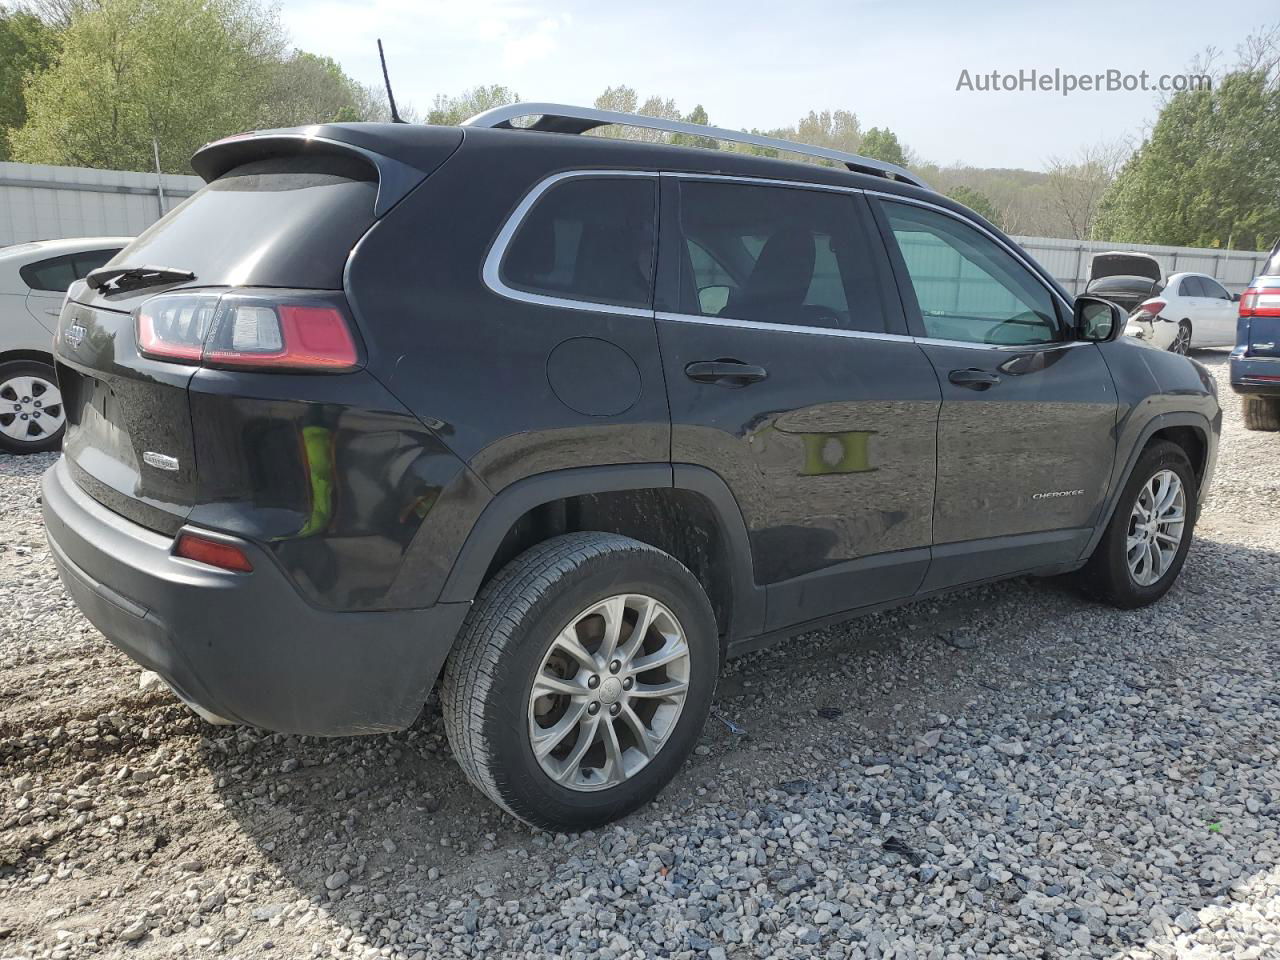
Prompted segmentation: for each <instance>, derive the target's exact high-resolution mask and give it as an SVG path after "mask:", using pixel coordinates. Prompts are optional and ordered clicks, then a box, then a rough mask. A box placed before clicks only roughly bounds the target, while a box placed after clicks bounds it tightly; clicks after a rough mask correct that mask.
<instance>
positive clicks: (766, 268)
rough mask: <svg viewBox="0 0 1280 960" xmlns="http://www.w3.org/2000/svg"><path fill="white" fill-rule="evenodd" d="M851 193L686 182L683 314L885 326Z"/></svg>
mask: <svg viewBox="0 0 1280 960" xmlns="http://www.w3.org/2000/svg"><path fill="white" fill-rule="evenodd" d="M853 203H854V201H853V199H852V198H851V197H849V196H847V195H845V194H840V193H832V192H826V191H817V190H805V189H799V188H790V187H771V186H756V185H752V184H743V183H724V182H716V181H705V180H686V181H683V182H682V183H681V184H680V239H679V243H681V244H682V245H683V250H682V251H681V261H682V262H681V277H680V281H681V282H680V312H681V313H687V314H693V315H695V316H714V317H724V318H731V319H734V320H749V321H753V322H756V323H780V324H792V325H798V326H808V327H829V328H832V329H852V330H870V331H883V330H884V329H885V324H884V317H883V313H882V310H881V304H880V298H879V295H878V288H877V286H876V279H875V275H874V264H873V260H872V257H871V255H870V253H869V250H868V238H867V236H866V233H865V232H864V229H863V225H862V223H861V222H860V221H859V219H858V218H857V216H856V210H855V207H854V206H853Z"/></svg>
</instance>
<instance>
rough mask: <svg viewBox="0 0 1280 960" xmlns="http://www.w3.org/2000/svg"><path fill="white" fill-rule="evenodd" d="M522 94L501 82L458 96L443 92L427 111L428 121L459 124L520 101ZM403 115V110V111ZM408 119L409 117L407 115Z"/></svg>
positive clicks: (476, 88) (441, 123)
mask: <svg viewBox="0 0 1280 960" xmlns="http://www.w3.org/2000/svg"><path fill="white" fill-rule="evenodd" d="M519 102H520V94H518V93H516V92H515V91H514V90H512V89H510V88H509V87H504V86H501V85H499V84H496V83H495V84H491V85H489V86H487V87H486V86H483V85H482V86H479V87H475V88H474V89H472V90H466V91H463V93H461V94H459V95H458V96H456V97H450V96H446V95H444V94H441V95H440V96H438V97H436V101H435V105H434V106H433V107H432V108H431V110H430V111H429V112H428V113H427V123H435V124H440V125H443V126H449V125H453V124H459V123H461V122H462V121H463V120H466V119H467V118H468V117H474V116H475V115H476V114H477V113H484V111H486V110H492V109H493V108H494V107H505V106H506V105H507V104H509V103H519ZM402 115H403V111H402ZM406 119H408V118H407V117H406Z"/></svg>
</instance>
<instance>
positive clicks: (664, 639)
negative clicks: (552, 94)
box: [43, 104, 1221, 828]
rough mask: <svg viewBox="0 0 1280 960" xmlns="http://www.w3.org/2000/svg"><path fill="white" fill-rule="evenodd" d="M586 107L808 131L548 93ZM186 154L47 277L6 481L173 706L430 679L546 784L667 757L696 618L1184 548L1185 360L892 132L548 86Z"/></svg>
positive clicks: (376, 717) (84, 605)
mask: <svg viewBox="0 0 1280 960" xmlns="http://www.w3.org/2000/svg"><path fill="white" fill-rule="evenodd" d="M522 116H536V117H538V119H537V120H536V121H535V122H534V123H533V124H532V125H529V126H525V127H516V126H513V125H512V122H511V121H512V120H514V119H518V118H520V117H522ZM616 122H623V123H628V124H632V125H650V126H655V127H659V128H661V129H665V130H668V131H673V132H676V133H679V134H680V135H681V136H694V135H696V136H698V137H703V138H705V137H716V138H719V139H722V140H747V141H749V142H751V143H753V144H755V145H756V146H757V147H760V148H762V149H763V148H768V149H777V150H784V149H785V150H791V151H795V152H799V153H812V154H816V155H818V156H820V157H825V158H827V159H829V160H833V161H835V162H837V163H839V164H840V166H839V167H832V166H821V165H818V164H812V163H796V162H787V161H783V160H779V159H775V158H772V157H768V156H753V155H747V154H745V153H736V152H729V151H713V150H708V149H703V148H699V147H678V146H667V145H656V144H650V143H639V142H633V141H626V140H617V139H607V138H603V137H594V136H582V135H580V134H582V133H583V132H585V131H587V130H589V129H592V128H594V127H597V126H602V125H604V124H606V123H616ZM192 165H193V167H194V168H195V169H196V171H197V172H198V173H199V174H200V175H201V176H202V177H203V178H204V179H205V180H206V181H207V182H208V185H207V186H206V187H204V189H202V190H201V191H200V192H199V193H197V194H196V195H195V196H193V197H192V198H191V199H189V200H187V201H186V202H185V203H184V204H182V206H180V207H179V208H177V209H176V210H174V211H173V212H172V213H170V214H169V215H168V216H167V217H165V218H164V219H163V220H161V221H160V222H159V223H157V224H156V225H155V226H153V227H152V228H151V229H149V230H148V231H147V232H146V233H144V234H143V235H142V236H141V237H139V238H138V239H137V240H136V241H135V242H134V243H133V244H131V245H130V246H129V247H127V248H125V249H124V250H123V251H122V252H121V253H120V255H119V256H118V257H116V258H115V259H114V260H113V261H112V262H111V263H109V264H108V265H107V266H105V267H103V268H102V269H100V270H97V271H95V272H94V273H93V274H91V275H90V276H89V277H87V278H86V280H85V281H81V282H78V283H77V284H76V285H75V286H74V287H73V288H72V290H71V292H70V295H69V298H68V302H67V303H66V305H65V308H64V309H63V311H62V315H61V318H60V324H59V330H58V334H57V351H58V356H57V361H58V372H59V377H60V380H61V385H62V390H63V392H64V396H65V403H66V411H67V419H68V424H69V425H68V429H67V434H66V440H65V445H64V451H65V452H64V456H63V457H62V459H61V460H60V461H59V462H58V463H57V464H56V465H55V466H54V467H53V468H52V469H51V470H50V471H49V472H48V474H47V475H46V477H45V479H44V488H43V491H44V492H43V503H44V514H45V520H46V523H47V527H48V533H49V539H50V542H51V544H52V547H53V554H54V556H55V558H56V560H57V563H58V567H59V570H60V572H61V575H62V579H63V581H64V583H65V584H66V587H67V589H68V591H70V593H71V594H72V596H73V597H74V598H75V600H76V602H77V603H78V604H79V605H80V607H81V609H82V610H83V611H84V613H85V615H86V616H87V617H88V618H89V619H90V620H91V621H92V622H93V623H94V624H95V625H96V626H97V627H98V628H99V629H100V630H101V631H102V632H103V633H104V634H105V635H106V636H107V637H108V638H109V639H110V640H111V641H112V642H113V643H115V644H116V645H117V646H119V647H120V648H121V649H123V650H124V651H125V652H126V653H128V654H129V655H130V656H131V657H133V658H134V659H135V660H137V661H138V662H140V663H142V664H143V665H145V666H146V667H149V668H151V669H152V670H155V671H157V672H158V673H159V674H160V675H161V676H163V677H164V678H165V679H166V680H167V681H168V682H169V683H170V684H171V685H172V687H173V688H174V690H175V691H176V692H177V693H178V695H179V696H181V697H182V698H183V699H184V700H186V701H187V702H188V703H189V704H190V705H192V706H193V707H194V708H196V709H197V710H198V711H200V712H201V713H202V714H204V715H205V716H207V717H210V718H212V719H217V718H223V719H225V720H228V721H232V722H236V723H245V724H253V725H256V726H259V727H265V728H268V729H271V730H278V731H286V732H291V733H298V734H317V735H343V734H357V733H373V732H377V731H384V730H393V729H397V728H403V727H405V726H407V725H409V724H411V723H412V722H413V721H414V718H415V717H416V716H417V715H418V713H419V711H420V709H421V708H422V705H423V703H424V701H425V700H426V699H427V696H428V693H429V692H430V690H431V688H432V686H433V685H434V684H435V683H436V682H437V680H440V681H441V699H442V704H443V709H444V716H445V721H446V724H447V728H448V734H449V738H450V741H451V743H452V744H453V747H454V750H455V752H456V755H457V758H458V761H459V763H460V764H461V766H462V768H463V770H464V771H465V772H466V774H467V776H468V777H469V778H470V779H471V781H472V782H473V783H474V784H475V785H476V786H477V787H479V788H480V789H481V790H483V791H484V792H485V793H486V794H488V795H489V796H490V797H491V798H492V799H493V800H494V801H496V802H497V803H499V804H501V805H502V806H503V807H504V808H506V809H507V810H509V811H510V812H511V813H513V814H514V815H515V816H517V817H520V818H522V819H524V820H527V821H530V822H532V823H535V824H540V825H543V826H547V827H554V828H565V827H568V828H583V827H587V826H591V825H596V824H600V823H603V822H605V821H608V820H610V819H613V818H615V817H618V816H621V815H623V814H625V813H627V812H628V811H630V810H633V809H635V808H636V807H637V806H639V805H640V804H642V803H644V802H646V801H647V800H648V799H650V798H651V797H653V796H654V795H655V794H656V793H657V792H658V790H660V789H661V788H662V786H663V785H664V784H665V783H666V782H667V781H668V780H669V779H670V778H671V777H672V776H673V775H674V774H675V773H676V771H677V770H678V769H679V767H680V765H681V763H682V762H683V760H684V758H685V757H686V755H687V754H688V753H689V751H690V749H691V748H692V746H693V745H694V743H695V741H696V740H697V738H698V736H699V733H700V731H701V728H702V726H703V723H704V721H705V719H706V717H707V714H708V711H709V709H710V705H711V699H712V694H713V691H714V689H715V684H716V674H717V671H718V669H719V667H720V663H721V661H722V660H723V659H724V658H725V657H726V656H732V655H734V654H740V653H743V652H746V651H750V650H755V649H758V648H760V647H762V646H763V645H765V644H768V643H770V642H772V641H774V640H777V639H779V638H782V637H785V636H787V635H789V634H795V633H797V632H800V631H803V630H808V629H812V628H814V627H816V626H819V625H822V624H824V623H828V622H832V621H835V620H839V619H841V618H846V617H848V616H850V615H852V614H854V613H858V612H864V611H869V610H876V609H883V608H884V607H886V606H889V605H892V604H896V603H900V602H903V601H908V600H911V599H913V598H918V597H924V596H929V595H932V594H937V593H940V592H942V591H947V590H951V589H954V588H957V587H963V586H966V585H969V584H974V583H981V582H984V581H990V580H995V579H998V578H1003V577H1009V576H1014V575H1018V574H1026V573H1034V574H1056V573H1065V572H1070V571H1077V570H1078V571H1079V573H1080V577H1081V579H1082V580H1083V582H1084V584H1085V585H1086V586H1087V587H1088V588H1090V589H1091V590H1092V591H1093V592H1094V593H1095V594H1096V595H1098V596H1100V597H1101V598H1103V599H1106V600H1108V601H1110V602H1112V603H1114V604H1116V605H1118V606H1122V607H1136V606H1140V605H1142V604H1146V603H1150V602H1152V601H1153V600H1155V599H1157V598H1159V597H1160V596H1161V595H1163V594H1164V592H1165V591H1166V590H1168V589H1169V587H1170V585H1171V584H1172V582H1173V580H1174V578H1175V577H1176V576H1177V574H1178V571H1179V570H1180V568H1181V566H1182V563H1183V559H1184V557H1185V555H1186V552H1187V548H1188V546H1189V544H1190V541H1191V535H1192V528H1193V525H1194V523H1195V519H1196V512H1197V505H1198V503H1199V502H1200V500H1201V498H1202V497H1203V494H1204V491H1205V490H1206V489H1207V487H1208V485H1209V481H1210V476H1211V474H1212V472H1213V465H1214V460H1215V456H1216V449H1217V440H1218V431H1219V427H1220V423H1221V413H1220V411H1219V407H1218V402H1217V399H1216V396H1215V390H1214V385H1213V381H1212V379H1211V378H1210V376H1209V375H1208V373H1207V372H1206V371H1205V370H1204V368H1202V367H1200V366H1198V365H1197V364H1196V363H1195V362H1193V361H1191V360H1188V359H1187V358H1185V357H1181V356H1176V355H1173V354H1169V353H1160V352H1157V351H1154V350H1151V349H1149V348H1147V347H1145V346H1143V345H1142V344H1140V343H1137V342H1134V341H1129V340H1124V339H1121V340H1117V339H1116V335H1117V334H1119V333H1120V330H1121V328H1122V327H1123V325H1124V317H1123V315H1122V313H1121V312H1120V311H1119V309H1118V308H1116V307H1114V306H1113V305H1111V304H1109V303H1107V302H1106V301H1102V300H1097V299H1092V298H1088V297H1080V298H1077V299H1076V300H1075V301H1074V303H1073V301H1072V298H1071V297H1070V296H1069V295H1068V294H1067V293H1066V292H1065V291H1064V290H1063V289H1062V288H1061V287H1060V286H1059V285H1058V284H1057V283H1055V282H1054V280H1053V279H1052V278H1050V277H1049V276H1048V275H1047V274H1046V273H1045V271H1044V270H1043V269H1042V268H1041V267H1039V266H1038V265H1037V264H1036V263H1035V262H1034V261H1033V260H1031V259H1030V258H1029V257H1027V256H1026V254H1024V253H1023V252H1022V251H1021V250H1020V249H1019V248H1018V246H1017V245H1016V244H1015V243H1013V242H1012V241H1010V240H1009V238H1007V237H1006V236H1004V235H1003V234H1002V233H1001V232H1000V231H999V230H997V229H996V228H994V227H993V226H992V225H991V224H989V223H987V222H986V221H984V220H982V219H981V218H980V217H978V216H976V215H975V214H974V213H973V212H972V211H970V210H968V209H966V208H964V207H962V206H959V205H958V204H956V203H953V202H952V201H950V200H948V199H946V198H945V197H942V196H939V195H938V194H937V193H934V192H932V191H930V190H929V189H927V188H925V187H924V186H923V185H921V184H919V183H918V182H917V181H914V180H913V179H912V177H911V175H910V174H909V173H907V172H906V171H905V170H901V169H899V168H895V167H891V166H889V165H886V164H880V163H877V162H876V161H873V160H867V159H864V158H859V157H853V156H844V155H840V154H836V153H833V152H831V151H826V150H821V149H818V148H809V147H805V146H802V145H797V144H785V143H780V142H773V141H767V140H765V139H763V138H753V137H750V136H748V135H745V134H738V133H734V132H731V131H717V130H708V129H707V128H704V127H690V128H689V129H685V128H684V127H683V126H682V125H680V124H671V123H666V122H665V121H660V120H652V121H651V120H649V119H648V118H643V117H632V116H626V115H622V114H608V113H603V112H600V111H591V110H578V109H574V108H564V107H556V106H553V105H549V104H535V105H527V106H524V107H513V108H501V109H500V110H498V111H491V112H490V113H489V114H484V115H481V116H480V117H478V118H474V119H473V120H472V121H469V122H468V124H464V125H463V126H462V127H426V126H407V125H376V124H375V125H362V124H353V125H342V124H338V125H329V126H319V127H310V128H306V129H305V130H292V131H291V130H283V131H267V132H262V133H255V134H249V135H246V136H242V137H233V138H231V139H228V140H224V141H220V142H218V143H214V144H212V145H210V146H208V147H205V148H204V149H202V150H201V151H200V152H199V153H197V154H196V156H195V157H194V159H193V160H192Z"/></svg>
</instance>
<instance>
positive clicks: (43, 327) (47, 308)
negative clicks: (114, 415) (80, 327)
mask: <svg viewBox="0 0 1280 960" xmlns="http://www.w3.org/2000/svg"><path fill="white" fill-rule="evenodd" d="M130 239H131V238H129V237H87V238H83V239H76V240H37V241H35V242H33V243H19V244H16V245H15V246H11V247H0V451H4V452H6V453H36V452H38V451H41V450H54V449H57V447H58V445H59V444H60V443H61V442H62V429H63V426H64V425H65V423H66V416H65V415H64V413H63V410H62V395H61V394H60V393H59V392H58V380H57V376H56V374H55V373H54V369H53V356H52V354H51V353H50V350H51V348H52V346H53V331H54V328H55V327H56V326H57V323H58V312H59V311H60V310H61V309H62V300H63V298H64V297H65V296H66V293H67V287H69V286H71V284H72V283H73V282H74V281H76V280H79V279H81V278H83V277H84V275H85V274H86V273H88V272H89V271H90V270H94V269H97V268H98V267H100V266H102V265H103V264H105V263H106V262H107V261H108V260H110V259H111V258H112V257H114V256H115V255H116V254H117V253H119V252H120V250H121V248H123V247H124V246H125V244H127V243H129V242H130Z"/></svg>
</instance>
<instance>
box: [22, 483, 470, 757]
mask: <svg viewBox="0 0 1280 960" xmlns="http://www.w3.org/2000/svg"><path fill="white" fill-rule="evenodd" d="M42 486H43V509H44V520H45V527H46V531H47V534H48V537H49V544H50V546H51V547H52V552H53V556H54V560H55V561H56V563H57V566H58V572H59V574H60V575H61V577H62V582H63V584H64V585H65V586H66V588H67V591H68V592H69V593H70V594H71V596H72V599H74V600H75V602H76V604H77V605H78V606H79V607H80V609H81V611H83V613H84V615H85V616H86V617H87V618H88V619H89V621H90V622H91V623H92V624H93V625H94V626H95V627H97V628H98V629H99V630H100V631H102V633H103V635H104V636H106V638H107V639H108V640H110V641H111V642H112V643H113V644H115V645H116V646H117V647H119V648H120V649H121V650H123V651H124V652H125V653H126V654H128V656H130V657H132V658H133V659H134V660H136V661H137V662H138V663H140V664H142V665H143V666H144V667H147V668H148V669H150V670H154V671H155V672H156V673H158V674H160V676H162V677H164V679H165V680H166V681H168V682H169V684H170V685H171V686H172V687H173V688H174V690H175V691H176V692H177V693H178V695H179V696H181V697H182V698H183V699H184V700H186V701H188V702H189V703H192V704H193V705H196V706H198V707H200V708H202V709H203V710H205V711H207V712H208V713H211V714H215V715H217V716H220V717H225V718H227V719H229V720H232V721H235V722H238V723H245V724H250V725H252V726H256V727H263V728H265V729H268V730H275V731H279V732H281V733H297V734H313V735H319V736H338V735H347V734H359V733H375V732H380V731H385V730H395V729H402V728H404V727H407V726H408V725H409V724H411V723H412V722H413V721H414V718H415V717H417V715H418V712H419V711H420V710H421V708H422V705H423V703H424V702H425V700H426V697H427V694H428V692H429V691H430V688H431V685H432V684H433V683H434V682H435V679H436V676H437V675H438V674H439V671H440V668H441V666H442V665H443V663H444V660H445V657H446V656H447V655H448V652H449V649H450V647H451V646H452V645H453V639H454V636H455V635H456V633H457V631H458V628H459V627H460V626H461V624H462V620H463V617H465V616H466V612H467V609H468V604H465V603H447V604H436V605H435V606H431V607H424V608H421V609H416V610H393V611H379V612H357V613H335V612H331V611H326V610H321V609H319V608H317V607H314V606H312V605H311V604H309V603H308V602H307V601H306V600H304V599H303V598H302V596H301V595H300V594H299V593H298V591H297V589H296V588H294V586H293V585H292V583H290V582H289V580H288V579H287V578H286V577H285V575H284V574H283V573H282V572H281V571H280V568H279V567H278V566H277V565H276V564H275V562H274V561H273V560H272V558H271V556H270V554H268V553H267V552H266V551H265V550H262V549H260V548H258V547H256V546H254V545H253V544H250V543H247V542H245V541H239V540H236V541H235V542H236V543H237V545H239V546H240V547H241V548H242V549H244V551H245V553H246V554H248V555H249V558H250V560H251V561H252V563H253V566H254V569H253V572H252V573H247V574H245V573H232V572H229V571H223V570H219V569H217V568H214V567H209V566H206V565H204V564H200V563H195V562H192V561H190V560H185V559H182V558H180V557H175V556H173V554H172V553H171V547H172V543H173V541H172V539H171V538H170V537H167V536H164V535H162V534H157V533H154V532H152V531H151V530H148V529H146V528H145V527H141V526H139V525H137V524H135V523H132V522H131V521H129V520H127V519H125V518H124V517H121V516H119V515H118V514H115V513H112V512H111V511H110V510H107V509H106V508H105V507H103V506H102V505H101V504H99V503H97V502H96V501H95V500H93V499H91V498H90V497H88V496H87V495H86V494H85V493H84V492H83V491H82V490H80V489H79V487H77V486H76V485H75V483H74V481H73V480H72V479H71V476H70V473H69V471H68V470H67V469H66V466H65V465H64V463H63V461H61V460H59V461H58V463H56V464H55V465H54V466H53V467H52V468H51V469H50V470H49V471H48V472H47V473H46V474H45V475H44V480H43V484H42ZM199 532H200V533H201V534H207V533H208V531H206V530H200V531H199ZM228 539H231V538H228Z"/></svg>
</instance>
